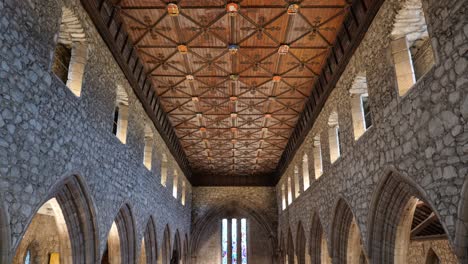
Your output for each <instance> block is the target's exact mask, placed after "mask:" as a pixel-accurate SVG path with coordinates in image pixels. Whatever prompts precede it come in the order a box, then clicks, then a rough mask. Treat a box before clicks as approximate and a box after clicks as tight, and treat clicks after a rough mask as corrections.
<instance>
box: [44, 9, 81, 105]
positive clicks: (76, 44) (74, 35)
mask: <svg viewBox="0 0 468 264" xmlns="http://www.w3.org/2000/svg"><path fill="white" fill-rule="evenodd" d="M87 56H88V50H87V47H86V35H85V32H84V29H83V27H82V25H81V22H80V21H79V19H78V17H77V16H76V15H75V14H74V13H73V11H72V10H70V9H68V8H62V20H61V23H60V33H59V38H58V42H57V45H56V46H55V50H54V57H53V61H52V66H51V68H52V72H53V73H54V74H55V75H56V76H57V77H58V78H59V79H60V80H61V81H62V82H63V83H64V84H65V85H66V86H67V87H68V88H69V89H70V91H72V93H73V94H74V95H76V96H78V97H79V96H80V95H81V87H82V84H83V76H84V69H85V65H86V60H87Z"/></svg>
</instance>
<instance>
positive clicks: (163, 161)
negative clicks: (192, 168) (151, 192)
mask: <svg viewBox="0 0 468 264" xmlns="http://www.w3.org/2000/svg"><path fill="white" fill-rule="evenodd" d="M161 156H162V159H161V185H162V186H164V187H167V172H168V170H169V160H168V158H167V154H166V153H162V155H161Z"/></svg>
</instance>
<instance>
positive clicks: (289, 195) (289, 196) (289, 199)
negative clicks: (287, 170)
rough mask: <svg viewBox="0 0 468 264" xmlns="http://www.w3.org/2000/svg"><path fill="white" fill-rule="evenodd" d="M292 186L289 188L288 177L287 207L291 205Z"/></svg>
mask: <svg viewBox="0 0 468 264" xmlns="http://www.w3.org/2000/svg"><path fill="white" fill-rule="evenodd" d="M292 200H293V195H292V186H291V176H288V205H289V204H291V203H292Z"/></svg>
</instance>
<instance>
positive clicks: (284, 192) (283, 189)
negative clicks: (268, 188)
mask: <svg viewBox="0 0 468 264" xmlns="http://www.w3.org/2000/svg"><path fill="white" fill-rule="evenodd" d="M281 204H282V206H283V210H285V209H286V188H285V187H284V183H283V184H282V185H281Z"/></svg>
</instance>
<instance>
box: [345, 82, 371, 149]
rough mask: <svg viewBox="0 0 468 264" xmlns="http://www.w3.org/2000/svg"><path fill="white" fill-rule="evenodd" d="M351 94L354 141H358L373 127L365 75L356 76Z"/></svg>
mask: <svg viewBox="0 0 468 264" xmlns="http://www.w3.org/2000/svg"><path fill="white" fill-rule="evenodd" d="M349 93H350V96H351V116H352V118H353V130H354V139H355V140H357V139H359V138H360V137H361V136H362V134H364V132H366V130H367V129H369V128H370V127H371V126H372V116H371V112H370V106H369V96H368V89H367V78H366V74H365V73H359V74H358V75H357V76H356V78H355V79H354V81H353V84H352V86H351V89H350V90H349Z"/></svg>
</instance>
